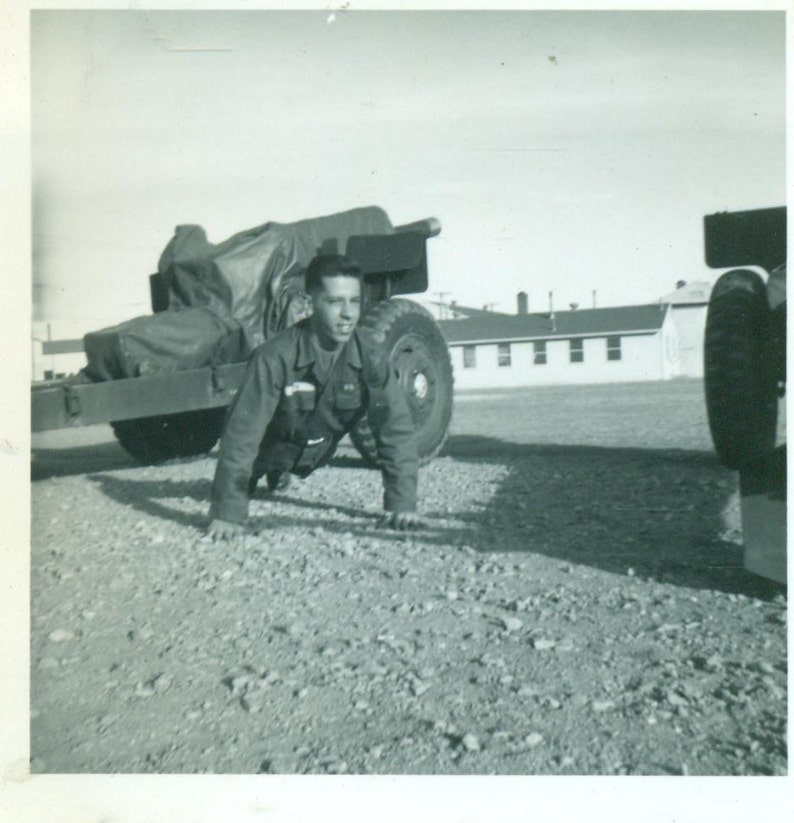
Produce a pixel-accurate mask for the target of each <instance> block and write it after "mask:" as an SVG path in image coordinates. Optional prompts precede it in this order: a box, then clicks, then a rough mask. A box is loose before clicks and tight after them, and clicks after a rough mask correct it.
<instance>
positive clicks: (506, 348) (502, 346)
mask: <svg viewBox="0 0 794 823" xmlns="http://www.w3.org/2000/svg"><path fill="white" fill-rule="evenodd" d="M498 358H499V365H500V366H509V365H510V344H509V343H499V352H498Z"/></svg>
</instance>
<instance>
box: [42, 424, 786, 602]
mask: <svg viewBox="0 0 794 823" xmlns="http://www.w3.org/2000/svg"><path fill="white" fill-rule="evenodd" d="M48 451H53V452H56V454H55V455H51V454H49V453H48ZM443 455H444V456H446V457H449V458H452V459H453V460H459V461H464V462H468V463H474V464H478V463H481V464H483V465H486V464H489V465H493V464H494V463H501V464H504V465H505V466H507V467H508V469H509V471H508V473H507V476H506V477H505V478H504V479H503V480H502V481H501V482H500V484H499V486H498V487H497V488H496V489H495V491H494V490H493V488H492V487H489V489H488V493H487V496H486V495H484V498H483V501H482V505H480V506H478V507H477V508H476V509H474V510H472V511H468V512H465V511H464V512H458V513H456V514H454V515H450V514H449V513H446V512H433V511H427V510H425V511H424V512H423V518H424V520H425V523H426V526H427V528H426V529H424V530H423V531H421V532H413V533H409V534H405V533H396V532H390V531H385V530H377V531H376V530H375V522H376V519H377V518H376V517H374V516H373V513H372V512H371V511H366V510H364V509H359V508H355V507H350V506H345V505H344V503H343V504H342V505H337V504H334V505H332V506H329V505H326V504H323V503H315V502H311V501H307V500H304V499H302V498H301V497H300V494H299V490H294V489H290V490H288V491H287V492H282V493H279V494H277V495H275V496H274V498H273V499H274V500H278V501H279V502H282V503H285V504H288V505H290V506H291V507H294V508H296V509H298V510H299V512H298V513H296V514H295V515H283V514H275V513H274V514H273V515H272V516H270V515H268V516H267V517H254V518H252V524H251V525H252V528H253V529H254V530H255V531H256V530H259V529H261V530H263V531H264V532H266V531H268V530H270V529H277V528H279V527H300V526H302V527H306V526H307V525H310V526H312V527H321V528H323V529H325V530H326V531H328V532H330V533H350V534H353V535H354V536H372V535H373V534H376V535H377V536H378V537H379V538H381V539H388V540H394V541H396V542H401V541H404V540H407V539H412V540H415V541H417V542H421V543H423V544H425V545H428V546H435V545H439V546H440V545H449V544H451V545H466V546H470V547H471V548H473V549H474V550H475V551H476V552H478V553H481V554H488V553H493V552H500V553H504V552H521V553H536V554H542V555H545V556H546V557H550V558H553V559H555V560H559V561H560V562H561V563H570V564H576V565H586V566H591V567H594V568H598V569H602V570H604V571H609V572H613V573H617V574H625V575H636V576H639V577H644V578H650V579H655V580H658V581H660V582H666V583H672V584H674V585H680V586H686V587H691V588H702V589H717V590H722V591H726V592H730V593H741V594H746V595H748V596H755V597H761V598H769V597H772V596H774V595H776V594H778V593H779V592H780V591H782V590H783V589H782V587H781V586H779V585H777V584H775V583H773V582H771V581H767V580H766V579H764V578H761V577H757V576H755V575H752V574H750V573H749V572H747V571H746V570H745V569H744V566H743V553H742V548H741V546H739V545H737V544H736V543H735V542H733V541H732V540H728V539H724V537H723V535H726V534H727V532H728V528H729V525H730V524H728V523H725V522H724V511H723V510H724V509H725V507H726V504H727V502H728V500H729V498H730V496H731V494H732V493H733V492H735V489H736V486H737V478H736V474H735V473H733V472H729V471H728V470H726V469H724V468H723V467H721V466H720V465H719V464H718V462H717V460H716V458H715V457H714V456H713V455H712V454H711V453H709V452H705V451H685V450H678V449H662V450H660V449H637V448H628V447H622V448H610V447H597V446H577V445H553V444H547V445H532V444H520V443H514V442H508V441H505V440H500V439H499V438H495V437H485V436H473V435H457V436H453V437H451V438H450V439H449V441H448V443H447V445H446V447H445V449H444V451H443ZM72 460H73V461H76V462H77V463H78V464H79V467H80V468H79V469H78V468H73V470H70V468H69V464H70V461H72ZM37 461H38V466H39V470H38V473H36V472H35V471H34V478H35V477H38V478H44V477H57V476H61V475H63V474H69V473H78V471H79V472H80V473H85V472H87V471H92V469H91V468H90V467H94V468H93V473H92V475H91V479H92V480H93V481H94V482H96V483H98V484H100V486H101V489H102V491H103V493H104V494H106V495H107V496H108V497H110V498H112V499H114V500H116V501H117V502H119V503H122V504H123V505H127V506H130V507H131V508H133V509H136V510H139V511H141V512H142V513H146V514H149V515H152V516H155V517H160V518H163V519H166V520H170V521H172V522H176V523H179V524H180V525H183V526H186V527H188V528H192V529H198V530H203V529H204V528H205V527H206V524H207V520H206V515H204V514H202V513H192V512H184V511H179V510H178V509H176V508H174V506H173V505H172V504H170V503H169V502H167V501H168V500H169V499H174V498H189V499H192V500H195V501H197V502H199V503H202V504H204V505H206V504H207V502H208V500H209V495H210V486H211V483H210V480H209V479H202V480H195V481H168V480H166V481H150V480H146V481H139V480H136V479H133V478H132V477H130V478H126V477H124V478H122V477H118V476H114V475H112V474H106V473H104V472H107V471H111V470H112V469H114V468H127V467H129V466H133V465H135V464H134V463H133V461H132V460H131V459H130V458H129V457H127V456H126V454H125V453H124V452H123V450H121V448H120V447H119V446H117V445H116V444H102V445H100V446H93V447H81V448H78V449H73V450H72V449H67V450H42V451H41V452H40V453H39V454H38V456H37ZM34 465H35V464H34ZM72 466H74V463H72ZM331 466H332V467H335V468H341V469H345V468H357V469H360V468H362V466H363V462H362V460H361V459H360V458H358V457H357V456H353V455H351V454H349V453H342V454H339V455H337V456H336V457H335V458H334V459H333V460H332V461H331ZM257 497H258V498H260V499H266V497H267V493H266V492H263V491H258V492H257ZM331 509H333V510H334V512H335V513H336V514H339V513H341V514H343V515H346V516H347V517H348V518H350V519H349V520H340V519H339V518H338V517H328V516H323V512H329V510H331ZM300 510H302V511H305V512H306V514H302V513H300ZM450 522H453V523H454V524H455V525H454V526H450Z"/></svg>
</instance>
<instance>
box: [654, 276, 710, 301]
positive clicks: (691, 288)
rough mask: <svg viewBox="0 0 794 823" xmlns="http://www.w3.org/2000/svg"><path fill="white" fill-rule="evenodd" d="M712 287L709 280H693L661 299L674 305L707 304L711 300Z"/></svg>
mask: <svg viewBox="0 0 794 823" xmlns="http://www.w3.org/2000/svg"><path fill="white" fill-rule="evenodd" d="M711 289H712V285H711V283H709V282H708V281H707V280H693V281H692V282H691V283H684V285H683V286H680V287H679V288H677V289H676V290H675V291H672V292H670V293H669V294H665V295H664V297H660V298H659V299H660V300H661V302H662V303H670V304H672V305H673V306H693V305H694V306H701V305H702V306H705V305H706V304H707V303H708V302H709V297H710V296H711Z"/></svg>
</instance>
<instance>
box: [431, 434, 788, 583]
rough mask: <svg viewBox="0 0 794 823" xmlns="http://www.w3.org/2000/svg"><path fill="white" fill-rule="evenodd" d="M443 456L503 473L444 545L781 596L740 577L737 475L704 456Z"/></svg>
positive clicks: (495, 449) (500, 444) (458, 445)
mask: <svg viewBox="0 0 794 823" xmlns="http://www.w3.org/2000/svg"><path fill="white" fill-rule="evenodd" d="M443 455H445V456H448V457H451V458H453V459H455V460H461V461H466V462H471V463H475V464H477V463H481V464H493V463H495V462H500V463H504V464H506V465H507V466H509V469H510V471H509V474H508V475H507V477H506V478H505V479H504V480H503V481H502V482H501V484H500V485H499V486H498V488H497V489H496V491H495V493H493V494H492V495H491V497H490V498H489V499H488V500H484V501H483V503H484V504H485V505H484V508H482V509H480V510H478V511H477V512H473V513H468V514H465V513H464V514H462V515H458V517H457V519H459V520H463V521H464V522H465V523H466V524H467V525H466V526H465V527H464V528H463V529H461V530H451V531H450V533H448V534H447V535H446V536H445V537H444V538H442V539H443V541H444V542H448V543H449V542H452V543H456V542H457V543H460V542H461V539H463V540H465V542H466V544H467V545H469V546H471V547H473V548H474V549H475V550H476V551H478V552H481V553H483V554H488V553H494V552H528V553H539V554H543V555H545V556H547V557H551V558H554V559H556V560H560V561H562V562H564V563H572V564H578V565H588V566H592V567H595V568H599V569H602V570H604V571H608V572H613V573H617V574H623V575H636V576H638V577H645V578H652V579H654V580H658V581H659V582H664V583H672V584H674V585H678V586H686V587H690V588H699V589H716V590H720V591H725V592H728V593H736V594H745V595H747V596H753V597H759V598H764V599H766V598H770V597H773V596H775V595H777V594H779V593H780V592H781V591H783V590H784V588H783V587H782V586H780V585H778V584H777V583H774V582H772V581H770V580H766V579H765V578H763V577H759V576H756V575H753V574H751V573H750V572H748V571H746V569H745V568H744V560H743V549H742V547H741V545H738V543H737V542H736V539H735V538H736V536H737V535H735V534H731V531H730V527H731V525H732V522H730V521H733V520H734V519H735V517H738V514H736V513H734V516H733V517H730V518H729V520H728V521H726V516H725V511H726V507H728V505H729V502H730V499H731V494H732V493H735V492H736V490H737V488H738V476H737V474H736V473H735V472H731V471H729V470H727V469H725V468H723V467H722V466H721V465H720V464H719V463H718V462H717V459H716V457H715V456H714V455H713V454H711V453H710V452H705V451H703V452H700V451H685V450H679V449H636V448H606V447H596V446H571V445H527V444H520V443H514V442H507V441H503V440H499V439H498V438H495V437H481V436H473V435H458V436H453V437H451V438H450V439H449V441H448V443H447V445H446V447H445V449H444V451H443ZM735 525H738V521H737V522H736V524H735Z"/></svg>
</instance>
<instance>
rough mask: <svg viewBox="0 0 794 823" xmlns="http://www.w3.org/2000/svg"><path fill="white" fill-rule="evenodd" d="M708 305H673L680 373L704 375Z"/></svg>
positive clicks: (690, 375)
mask: <svg viewBox="0 0 794 823" xmlns="http://www.w3.org/2000/svg"><path fill="white" fill-rule="evenodd" d="M707 310H708V307H707V306H697V305H694V306H673V307H672V309H671V311H670V314H671V315H672V320H673V324H674V325H675V327H676V331H677V334H678V351H679V358H680V360H679V363H678V374H679V375H681V376H683V377H703V341H704V339H705V336H706V313H707Z"/></svg>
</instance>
